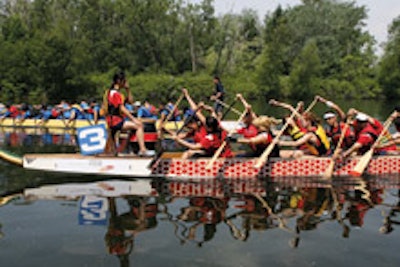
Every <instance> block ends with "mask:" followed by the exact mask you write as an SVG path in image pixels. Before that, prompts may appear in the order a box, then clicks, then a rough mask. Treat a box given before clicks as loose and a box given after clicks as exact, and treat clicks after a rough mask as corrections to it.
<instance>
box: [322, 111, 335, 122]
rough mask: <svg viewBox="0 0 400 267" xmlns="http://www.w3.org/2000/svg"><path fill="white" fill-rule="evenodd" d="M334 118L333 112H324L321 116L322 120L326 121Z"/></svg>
mask: <svg viewBox="0 0 400 267" xmlns="http://www.w3.org/2000/svg"><path fill="white" fill-rule="evenodd" d="M334 117H336V114H335V113H333V112H326V113H325V114H324V116H323V118H324V120H328V119H330V118H334Z"/></svg>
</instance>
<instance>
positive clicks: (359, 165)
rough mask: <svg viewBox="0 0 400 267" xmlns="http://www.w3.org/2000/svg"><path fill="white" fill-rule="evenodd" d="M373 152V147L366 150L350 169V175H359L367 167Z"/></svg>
mask: <svg viewBox="0 0 400 267" xmlns="http://www.w3.org/2000/svg"><path fill="white" fill-rule="evenodd" d="M373 154H374V150H373V149H370V150H368V151H367V152H366V153H365V154H364V155H363V156H362V157H361V159H360V160H359V161H358V162H357V165H356V166H355V167H354V169H353V170H352V171H350V175H352V176H357V177H358V176H361V174H362V173H363V172H364V170H365V169H366V168H367V166H368V163H369V161H370V160H371V158H372V155H373Z"/></svg>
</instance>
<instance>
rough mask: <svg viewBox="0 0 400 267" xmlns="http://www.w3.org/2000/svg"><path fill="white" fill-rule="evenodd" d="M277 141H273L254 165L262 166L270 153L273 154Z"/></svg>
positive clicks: (257, 167) (256, 166)
mask: <svg viewBox="0 0 400 267" xmlns="http://www.w3.org/2000/svg"><path fill="white" fill-rule="evenodd" d="M274 146H275V143H271V144H270V145H269V146H268V147H267V148H266V149H265V151H264V153H263V154H262V155H261V157H260V158H259V159H258V161H257V163H256V164H255V165H254V168H255V169H259V168H261V167H262V166H263V165H264V164H265V162H266V161H267V159H268V156H269V154H271V152H272V149H273V148H274Z"/></svg>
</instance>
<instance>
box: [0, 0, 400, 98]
mask: <svg viewBox="0 0 400 267" xmlns="http://www.w3.org/2000/svg"><path fill="white" fill-rule="evenodd" d="M213 5H214V2H213V0H203V1H201V2H200V3H196V4H195V3H191V2H186V1H183V0H100V1H99V0H2V1H0V31H1V32H0V59H1V64H0V86H1V87H0V90H1V94H0V101H2V102H8V101H9V102H30V103H40V102H59V101H60V100H62V99H65V100H69V101H76V100H78V101H79V99H87V98H91V97H94V96H97V97H98V98H99V99H100V98H101V95H102V93H103V91H104V90H105V88H106V87H108V86H109V85H110V83H111V77H112V75H113V74H114V73H115V72H117V71H120V70H123V71H124V72H125V73H126V74H127V75H128V78H129V83H130V85H131V88H132V91H133V95H134V96H135V97H136V98H139V99H144V98H150V99H157V100H160V101H161V100H163V99H166V98H168V97H170V96H171V92H173V91H174V89H178V88H180V87H182V86H185V87H187V88H189V89H190V90H191V93H192V94H193V95H194V96H195V97H201V96H204V95H205V91H207V90H209V91H210V93H211V90H212V87H213V85H212V76H213V75H219V76H220V77H221V78H222V81H223V83H224V85H225V87H226V88H227V91H228V92H229V93H232V95H234V94H235V93H237V92H240V93H242V94H244V95H246V96H247V97H254V98H256V97H257V98H260V97H265V98H269V97H274V98H284V97H286V98H307V97H312V96H314V95H315V94H320V95H323V96H326V97H336V98H337V97H346V98H385V97H386V98H394V97H398V96H399V95H400V68H399V64H400V63H399V62H400V60H399V59H400V17H398V18H396V19H395V20H394V21H393V22H392V24H391V25H390V27H389V32H388V33H389V38H388V40H387V43H386V44H385V47H384V52H383V55H382V56H381V57H378V56H377V55H376V54H375V53H376V52H375V51H374V45H375V43H376V41H375V40H374V38H373V36H372V35H371V34H370V33H369V32H367V31H365V29H364V27H363V26H364V25H365V20H366V18H367V15H368V14H367V10H366V7H365V6H359V5H357V4H356V3H355V1H337V0H303V1H302V3H301V4H299V5H297V6H293V7H286V8H283V7H281V6H278V7H277V8H276V9H275V10H274V11H273V12H271V13H268V14H266V15H265V17H264V18H262V20H261V19H260V18H259V17H258V15H257V13H256V11H255V10H250V9H249V10H244V11H242V13H240V14H231V13H227V14H224V15H221V16H216V14H215V10H214V6H213Z"/></svg>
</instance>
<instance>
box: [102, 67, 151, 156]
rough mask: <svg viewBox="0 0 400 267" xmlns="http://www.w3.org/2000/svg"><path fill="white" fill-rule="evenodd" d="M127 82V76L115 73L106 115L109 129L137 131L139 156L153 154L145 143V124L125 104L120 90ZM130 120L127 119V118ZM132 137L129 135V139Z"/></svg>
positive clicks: (109, 92)
mask: <svg viewBox="0 0 400 267" xmlns="http://www.w3.org/2000/svg"><path fill="white" fill-rule="evenodd" d="M124 84H125V77H124V75H121V74H115V75H114V78H113V83H112V85H111V87H110V90H109V91H108V95H107V102H108V114H107V115H106V121H107V125H108V127H109V129H111V131H112V132H114V133H115V132H117V131H121V130H122V131H131V130H134V131H136V137H137V140H138V144H139V152H138V155H139V156H153V153H150V151H148V150H147V149H146V146H145V143H144V130H143V124H142V122H141V121H140V120H138V119H136V118H134V117H133V116H132V114H131V113H130V112H129V110H127V109H126V107H125V106H124V100H123V96H122V94H121V92H120V88H122V87H123V86H124ZM126 117H127V118H128V119H129V120H126V119H125V118H126ZM129 138H130V137H128V140H129Z"/></svg>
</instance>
